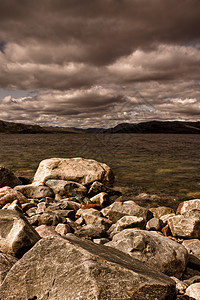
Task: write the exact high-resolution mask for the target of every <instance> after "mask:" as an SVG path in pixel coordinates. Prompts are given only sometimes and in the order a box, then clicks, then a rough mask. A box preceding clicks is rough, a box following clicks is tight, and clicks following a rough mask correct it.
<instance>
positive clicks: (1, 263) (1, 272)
mask: <svg viewBox="0 0 200 300" xmlns="http://www.w3.org/2000/svg"><path fill="white" fill-rule="evenodd" d="M16 262H17V258H15V257H14V256H12V255H9V254H5V253H2V252H0V284H1V283H2V282H3V280H4V278H5V277H6V274H7V273H8V271H9V270H10V268H11V267H12V266H13V265H14V264H15V263H16Z"/></svg>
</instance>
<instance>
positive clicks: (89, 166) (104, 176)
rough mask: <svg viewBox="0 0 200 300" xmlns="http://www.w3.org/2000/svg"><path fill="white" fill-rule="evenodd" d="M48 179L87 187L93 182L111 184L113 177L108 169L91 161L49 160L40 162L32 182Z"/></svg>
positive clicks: (80, 159)
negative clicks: (66, 181) (67, 181)
mask: <svg viewBox="0 0 200 300" xmlns="http://www.w3.org/2000/svg"><path fill="white" fill-rule="evenodd" d="M49 179H57V180H70V181H75V182H78V183H81V184H83V185H87V184H90V183H92V182H93V181H100V182H102V183H105V184H108V185H109V184H112V183H113V181H114V175H113V172H112V170H111V169H110V167H108V166H107V165H106V164H103V163H100V162H97V161H95V160H93V159H84V158H80V157H79V158H50V159H45V160H43V161H41V163H40V164H39V167H38V169H37V172H36V174H35V176H34V182H46V181H47V180H49Z"/></svg>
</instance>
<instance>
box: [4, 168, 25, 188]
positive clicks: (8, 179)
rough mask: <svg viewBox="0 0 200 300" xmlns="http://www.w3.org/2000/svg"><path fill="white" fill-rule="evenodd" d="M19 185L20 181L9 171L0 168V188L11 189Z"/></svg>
mask: <svg viewBox="0 0 200 300" xmlns="http://www.w3.org/2000/svg"><path fill="white" fill-rule="evenodd" d="M21 183H22V182H21V180H20V179H19V178H18V177H16V176H15V174H14V173H13V172H12V171H11V170H9V169H7V168H5V167H2V166H0V188H1V187H4V186H10V187H12V188H13V187H14V186H16V185H18V184H21Z"/></svg>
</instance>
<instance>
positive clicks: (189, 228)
mask: <svg viewBox="0 0 200 300" xmlns="http://www.w3.org/2000/svg"><path fill="white" fill-rule="evenodd" d="M168 224H169V227H170V230H171V232H172V235H173V236H177V237H183V238H200V210H190V211H187V212H185V213H183V215H176V216H174V217H172V218H170V219H169V220H168Z"/></svg>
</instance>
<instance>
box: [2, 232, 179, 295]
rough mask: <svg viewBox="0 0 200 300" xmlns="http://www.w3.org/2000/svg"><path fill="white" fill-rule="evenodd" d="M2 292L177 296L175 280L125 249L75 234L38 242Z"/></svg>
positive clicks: (14, 293)
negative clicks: (85, 238)
mask: <svg viewBox="0 0 200 300" xmlns="http://www.w3.org/2000/svg"><path fill="white" fill-rule="evenodd" d="M13 287H14V288H13ZM0 294H1V297H2V299H4V300H14V299H20V300H27V299H51V300H58V299H59V300H66V299H67V300H74V299H83V300H86V299H90V300H96V299H99V300H105V299H127V300H128V299H132V300H136V299H137V300H144V299H146V300H152V299H157V300H161V299H168V300H171V299H174V296H175V283H174V281H173V280H171V279H170V278H169V277H167V276H165V275H164V274H162V273H159V272H157V271H154V270H153V269H151V268H149V267H148V266H147V265H145V264H143V263H141V262H139V261H137V260H135V259H133V258H131V257H130V256H129V255H127V254H125V253H122V252H120V251H118V250H116V249H110V248H109V247H105V246H103V245H97V244H94V243H90V242H89V241H82V240H80V239H78V238H75V237H73V236H71V235H70V236H67V238H62V237H48V238H44V239H42V240H41V241H40V242H38V243H37V245H36V246H35V247H34V248H33V249H31V250H30V251H29V252H28V253H26V255H25V256H24V257H23V258H22V259H21V260H20V261H18V262H17V263H16V264H15V266H13V268H12V269H11V270H10V271H9V273H8V274H7V276H6V279H5V280H4V282H3V284H2V285H1V287H0ZM11 296H12V298H11Z"/></svg>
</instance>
